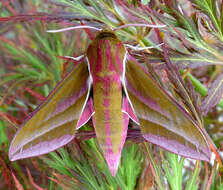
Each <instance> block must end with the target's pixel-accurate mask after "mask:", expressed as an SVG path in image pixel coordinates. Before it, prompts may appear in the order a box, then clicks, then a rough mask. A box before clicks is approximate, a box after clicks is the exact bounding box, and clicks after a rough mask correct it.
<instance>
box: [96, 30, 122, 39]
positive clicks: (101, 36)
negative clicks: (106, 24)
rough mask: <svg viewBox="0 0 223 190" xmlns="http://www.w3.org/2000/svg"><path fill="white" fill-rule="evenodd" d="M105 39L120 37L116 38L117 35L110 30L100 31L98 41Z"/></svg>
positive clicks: (97, 36)
mask: <svg viewBox="0 0 223 190" xmlns="http://www.w3.org/2000/svg"><path fill="white" fill-rule="evenodd" d="M105 38H113V39H118V37H117V36H116V34H115V33H114V32H113V31H112V30H109V29H102V31H100V32H99V33H98V34H97V35H96V39H97V40H101V39H105Z"/></svg>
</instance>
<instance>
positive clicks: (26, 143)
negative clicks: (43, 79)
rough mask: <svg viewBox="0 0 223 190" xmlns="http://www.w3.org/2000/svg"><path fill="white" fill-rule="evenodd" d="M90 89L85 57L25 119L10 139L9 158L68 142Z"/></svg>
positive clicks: (51, 149) (45, 149)
mask: <svg viewBox="0 0 223 190" xmlns="http://www.w3.org/2000/svg"><path fill="white" fill-rule="evenodd" d="M89 90H90V88H89V72H88V69H87V63H86V60H84V61H83V62H82V63H79V64H78V65H77V66H76V67H75V68H73V69H72V71H71V72H70V73H69V74H68V75H67V76H66V77H65V79H64V80H62V81H61V82H60V83H59V84H58V85H57V86H56V87H55V89H54V90H53V91H52V92H51V93H50V94H49V96H48V97H47V98H46V100H45V101H44V102H43V103H42V104H41V105H40V106H39V107H38V108H37V109H36V110H35V111H34V114H32V117H31V118H28V119H27V120H26V121H25V122H24V124H23V126H22V127H21V128H20V130H19V131H18V132H17V133H16V135H15V137H14V139H13V140H12V142H11V145H10V148H9V158H10V159H11V160H17V159H21V158H26V157H31V156H37V155H40V154H45V153H48V152H50V151H53V150H55V149H57V148H59V147H61V146H63V145H65V144H67V143H68V142H70V141H71V140H72V139H73V138H74V133H75V127H76V124H77V122H78V120H79V117H80V115H81V110H82V109H83V106H84V105H85V102H86V100H87V99H88V96H89Z"/></svg>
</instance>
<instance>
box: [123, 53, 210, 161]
mask: <svg viewBox="0 0 223 190" xmlns="http://www.w3.org/2000/svg"><path fill="white" fill-rule="evenodd" d="M126 88H127V93H128V95H129V97H130V100H131V102H132V104H133V108H134V110H135V113H136V116H137V117H138V119H139V123H140V126H141V131H142V134H143V137H144V138H145V139H146V140H148V141H149V142H152V143H154V144H157V145H159V146H161V147H162V148H164V149H166V150H168V151H170V152H173V153H176V154H179V155H181V156H184V157H190V158H193V159H199V160H205V161H209V160H210V156H211V155H210V148H209V145H208V142H207V137H206V134H204V132H203V131H202V130H201V129H200V127H199V126H198V125H197V124H196V123H195V122H194V121H193V119H192V118H191V117H190V116H189V115H188V114H187V113H186V112H185V111H184V110H183V108H182V107H180V105H178V104H177V103H176V102H175V101H174V100H173V99H172V98H171V97H170V96H169V95H168V94H167V93H165V92H164V91H163V90H162V88H161V87H160V86H159V85H158V84H157V83H156V82H155V81H154V80H153V79H152V77H151V76H150V74H149V73H147V72H146V71H145V70H144V69H143V68H142V66H140V65H139V64H138V63H137V61H136V60H135V59H134V58H132V57H130V56H129V57H128V62H127V63H126Z"/></svg>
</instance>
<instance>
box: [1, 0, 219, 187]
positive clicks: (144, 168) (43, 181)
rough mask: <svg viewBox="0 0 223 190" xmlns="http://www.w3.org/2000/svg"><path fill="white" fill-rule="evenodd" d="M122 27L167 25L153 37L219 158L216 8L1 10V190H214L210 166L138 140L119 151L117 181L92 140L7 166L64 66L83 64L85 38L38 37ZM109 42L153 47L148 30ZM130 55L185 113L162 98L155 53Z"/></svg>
mask: <svg viewBox="0 0 223 190" xmlns="http://www.w3.org/2000/svg"><path fill="white" fill-rule="evenodd" d="M128 23H145V24H152V23H159V24H165V25H166V27H165V28H162V29H160V30H159V31H160V34H161V36H162V38H163V40H164V42H165V44H166V47H167V50H168V56H169V59H170V60H171V62H172V63H173V65H174V66H175V67H176V68H177V69H179V71H180V73H181V75H182V78H183V79H185V83H186V84H187V85H188V86H190V91H189V92H191V94H192V95H191V96H190V98H191V99H190V100H191V102H193V104H194V105H197V108H198V109H197V110H198V114H200V116H201V118H202V122H203V123H204V126H205V128H206V130H207V131H208V133H209V135H210V136H211V138H212V140H213V141H214V143H215V144H216V146H217V148H218V150H219V151H221V150H222V149H223V136H222V132H223V119H222V117H223V112H222V108H223V100H222V99H221V98H222V93H223V74H222V71H223V67H222V66H223V2H222V0H178V1H177V0H141V1H140V0H96V1H95V0H83V1H81V0H2V1H1V2H0V189H4V190H6V189H19V190H23V189H38V190H42V189H49V190H54V189H81V190H84V189H87V190H105V189H106V190H107V189H111V190H116V189H122V190H131V189H132V190H133V189H138V190H150V189H158V190H165V189H172V190H181V189H185V190H198V189H199V190H209V189H210V190H221V189H223V182H222V180H221V179H222V178H221V175H220V172H219V170H218V167H217V163H216V162H213V163H212V164H208V163H205V162H201V161H194V160H190V159H185V158H182V157H180V156H177V155H175V154H171V153H169V152H165V151H164V150H162V149H159V148H158V147H157V146H154V145H151V144H148V143H145V142H141V141H139V140H137V138H138V136H137V133H132V134H131V135H130V140H128V141H127V142H126V144H125V148H124V150H123V152H122V158H121V164H120V166H119V170H118V173H117V175H116V177H112V176H111V174H110V172H109V170H108V168H107V165H106V162H105V160H104V158H103V156H102V153H101V152H100V149H99V148H98V145H97V143H96V141H95V140H94V138H90V137H92V132H91V131H89V133H84V135H81V134H80V135H79V137H78V138H77V139H76V140H75V141H73V142H72V143H69V145H67V146H65V147H64V148H61V149H59V150H57V151H55V152H52V153H49V154H47V155H44V156H39V157H35V158H31V159H24V160H19V161H15V162H10V161H9V159H8V148H9V144H10V141H11V139H12V137H13V136H14V134H15V132H16V130H17V129H18V126H19V125H20V124H21V123H22V122H23V121H24V119H25V118H26V117H27V115H28V113H30V112H31V111H33V110H34V109H35V108H36V106H37V105H38V104H39V103H40V102H41V101H43V100H44V97H46V96H47V95H48V94H49V92H50V91H51V90H52V89H53V88H54V87H55V85H56V84H57V82H58V81H60V79H61V78H62V77H63V76H64V74H65V73H66V72H68V71H69V69H70V68H71V67H72V65H73V64H74V63H73V62H72V61H70V60H69V59H65V58H64V57H63V56H65V55H66V56H78V55H82V54H84V53H85V51H86V49H87V47H88V44H89V43H90V42H91V39H92V35H94V33H92V32H90V31H89V30H83V29H82V30H74V31H69V32H64V33H55V34H52V33H47V32H46V30H48V29H58V28H65V27H69V26H74V25H80V24H83V25H90V26H96V27H105V26H106V27H117V26H120V25H123V24H128ZM117 34H118V36H119V37H120V39H122V41H123V42H124V43H126V44H131V45H138V44H139V45H140V46H142V47H147V46H154V44H158V40H157V38H156V37H155V36H156V35H155V32H154V30H153V29H149V28H144V27H130V28H127V29H123V30H119V31H117ZM131 54H133V55H134V56H135V57H136V58H137V59H138V60H139V61H140V62H141V63H144V64H145V63H149V64H146V66H147V67H148V68H153V69H154V70H155V71H156V73H157V77H158V78H160V79H161V81H162V82H161V83H162V84H163V85H164V86H165V88H166V89H167V90H169V91H171V92H172V94H173V96H175V98H176V99H177V101H178V102H181V103H182V105H184V102H183V101H182V99H181V98H180V96H179V94H178V95H177V92H175V91H174V90H171V89H173V87H174V81H169V80H168V79H167V76H166V72H165V64H164V63H165V58H164V56H163V53H162V50H161V48H160V47H157V48H154V49H150V50H149V51H133V50H131ZM177 71H178V70H177ZM191 84H192V85H191ZM171 87H172V88H171ZM186 90H188V89H186ZM195 91H196V92H195ZM181 95H182V94H181ZM181 97H182V96H181ZM199 110H200V112H199ZM86 129H87V130H88V129H89V126H86ZM133 139H135V140H133Z"/></svg>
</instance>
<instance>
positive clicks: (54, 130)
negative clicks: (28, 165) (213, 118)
mask: <svg viewBox="0 0 223 190" xmlns="http://www.w3.org/2000/svg"><path fill="white" fill-rule="evenodd" d="M91 91H92V92H93V93H90V92H91ZM91 94H93V95H91ZM90 119H92V121H93V127H94V130H95V133H96V139H97V141H98V144H99V146H100V148H101V150H102V152H103V154H104V157H105V159H106V161H107V164H108V167H109V169H110V171H111V174H112V175H113V176H115V174H116V172H117V169H118V165H119V161H120V156H121V152H122V148H123V146H124V143H125V140H126V135H127V130H128V125H129V121H130V120H132V122H133V123H135V124H136V125H139V126H140V128H141V133H142V136H143V137H144V139H145V140H146V141H148V142H151V143H153V144H156V145H158V146H160V147H162V148H164V149H166V150H168V151H170V152H173V153H175V154H179V155H181V156H184V157H189V158H193V159H197V160H204V161H209V160H210V155H211V151H210V148H209V144H208V141H210V138H209V137H208V135H207V134H206V132H205V131H204V130H203V129H201V128H200V127H199V126H198V125H197V123H196V122H195V121H194V120H193V119H192V117H191V116H190V115H189V114H188V113H187V112H186V111H185V110H184V109H183V108H182V107H181V106H180V105H179V104H178V103H177V102H176V101H174V99H173V98H172V97H171V96H169V95H168V94H167V93H166V92H165V91H164V90H163V89H162V88H161V87H160V86H159V84H158V83H156V81H155V80H154V79H153V78H152V77H151V75H150V74H149V73H148V72H147V71H146V70H145V69H144V68H143V67H142V66H141V65H140V64H139V63H137V61H136V60H135V59H134V58H133V57H132V56H131V55H130V54H129V53H128V51H127V50H126V48H125V46H124V44H123V43H122V41H120V40H119V38H118V37H117V36H116V34H115V33H114V32H113V31H112V30H102V31H100V32H99V33H98V34H97V36H96V38H95V39H94V40H93V42H92V43H91V44H90V45H89V47H88V49H87V52H86V55H85V56H83V57H82V58H81V62H80V63H79V64H77V65H75V66H74V68H73V69H72V71H71V72H70V73H69V74H68V75H67V76H66V77H65V78H64V79H63V80H62V81H61V82H60V83H59V84H58V85H57V86H56V87H55V89H54V90H53V91H52V92H51V93H50V94H49V96H48V97H47V98H46V100H45V101H44V102H43V103H42V104H41V105H40V106H39V107H38V108H37V109H36V110H35V111H34V112H33V113H31V115H30V116H29V117H28V118H27V120H26V121H25V122H24V124H23V126H22V127H21V128H20V130H19V131H18V132H17V133H16V135H15V137H14V139H13V140H12V142H11V146H10V150H9V158H10V160H12V161H14V160H18V159H23V158H27V157H32V156H38V155H42V154H45V153H48V152H51V151H54V150H56V149H58V148H59V147H61V146H64V145H66V144H67V143H69V142H70V141H72V140H73V139H74V138H75V131H76V130H78V129H79V128H80V127H81V126H83V125H84V124H86V123H87V122H88V121H89V120H90Z"/></svg>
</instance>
